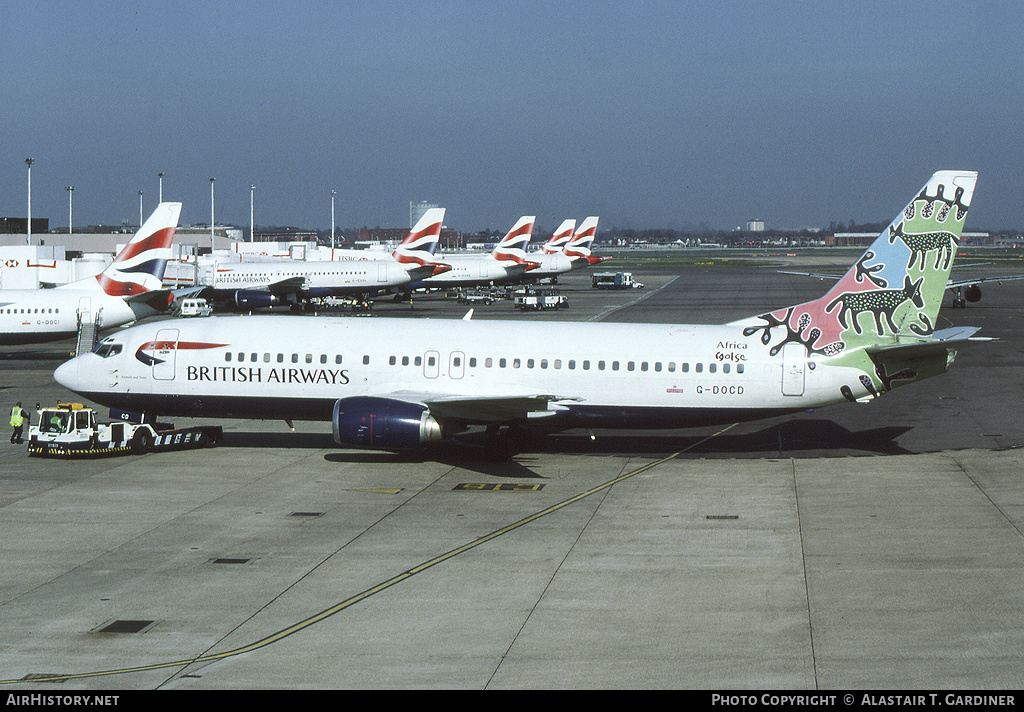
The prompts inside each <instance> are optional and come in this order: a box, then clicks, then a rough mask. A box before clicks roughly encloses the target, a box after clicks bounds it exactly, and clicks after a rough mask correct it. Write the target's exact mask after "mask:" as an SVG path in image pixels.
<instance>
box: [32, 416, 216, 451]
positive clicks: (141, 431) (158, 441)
mask: <svg viewBox="0 0 1024 712" xmlns="http://www.w3.org/2000/svg"><path fill="white" fill-rule="evenodd" d="M124 417H125V418H128V417H131V416H130V415H128V414H125V415H124ZM35 420H36V423H35V425H33V426H31V427H30V428H29V443H28V454H29V455H35V456H40V457H95V456H99V455H123V454H127V453H133V454H141V453H144V452H150V451H155V450H184V449H190V448H198V447H212V446H213V445H215V444H216V443H217V442H218V441H219V440H221V439H222V438H223V436H224V433H223V429H222V428H221V426H219V425H203V426H196V427H191V428H182V429H180V430H175V429H174V428H173V426H172V427H170V428H163V427H162V426H159V425H158V426H157V427H154V426H153V425H152V424H150V423H142V422H131V421H129V420H124V421H119V422H114V423H100V422H98V421H97V420H96V412H95V411H94V410H93V409H92V408H87V407H86V406H84V405H82V404H81V403H59V404H57V405H56V406H54V407H52V408H41V409H40V410H39V411H38V412H37V414H36V419H35ZM158 427H159V428H161V429H157V428H158Z"/></svg>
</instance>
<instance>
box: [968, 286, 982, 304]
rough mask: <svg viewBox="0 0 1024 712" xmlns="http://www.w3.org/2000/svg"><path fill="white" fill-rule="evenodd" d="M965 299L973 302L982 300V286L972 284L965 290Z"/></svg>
mask: <svg viewBox="0 0 1024 712" xmlns="http://www.w3.org/2000/svg"><path fill="white" fill-rule="evenodd" d="M964 299H966V300H967V301H969V302H971V303H972V304H973V303H974V302H978V301H981V287H979V286H978V285H976V284H972V285H971V286H970V287H968V288H967V289H965V290H964Z"/></svg>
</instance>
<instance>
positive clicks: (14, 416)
mask: <svg viewBox="0 0 1024 712" xmlns="http://www.w3.org/2000/svg"><path fill="white" fill-rule="evenodd" d="M11 427H12V428H14V432H13V433H11V444H12V445H13V444H15V443H18V444H21V442H22V439H21V431H22V430H23V429H24V428H25V411H24V410H22V409H21V401H18V404H17V405H16V406H14V407H13V408H11Z"/></svg>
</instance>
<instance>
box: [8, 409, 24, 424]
mask: <svg viewBox="0 0 1024 712" xmlns="http://www.w3.org/2000/svg"><path fill="white" fill-rule="evenodd" d="M24 422H25V411H23V410H22V409H21V408H19V407H18V406H14V407H13V408H11V427H12V428H16V427H18V426H19V425H21V424H22V423H24Z"/></svg>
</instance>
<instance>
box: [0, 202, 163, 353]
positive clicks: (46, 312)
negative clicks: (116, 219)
mask: <svg viewBox="0 0 1024 712" xmlns="http://www.w3.org/2000/svg"><path fill="white" fill-rule="evenodd" d="M180 213H181V203H160V205H158V206H157V208H156V210H154V211H153V214H152V215H150V217H149V219H148V220H146V222H145V223H143V225H142V226H141V227H140V228H139V231H138V232H137V233H135V236H134V237H133V238H132V239H131V241H129V242H128V244H127V245H125V247H124V249H123V250H121V252H120V253H119V254H118V255H117V256H116V257H115V258H114V261H113V262H112V263H111V264H110V265H109V266H108V267H107V268H106V269H105V270H103V272H101V273H100V274H98V275H95V276H93V277H86V278H85V279H80V280H77V281H75V282H71V283H69V284H64V285H61V286H59V287H57V288H55V289H4V290H0V344H34V343H40V342H45V341H57V340H60V339H65V338H68V337H70V336H74V335H75V334H76V333H77V332H78V325H79V323H81V322H82V321H94V322H95V324H96V325H97V326H98V327H99V328H101V329H109V328H111V327H115V326H121V325H123V324H129V323H131V322H133V321H135V320H136V319H139V318H141V317H143V316H151V315H153V314H156V313H158V312H160V311H164V310H166V309H167V307H168V306H169V305H170V303H171V296H172V295H171V292H170V290H166V289H162V287H163V283H162V280H163V276H164V268H165V267H166V266H167V260H169V259H170V258H171V241H172V240H173V239H174V232H175V230H176V229H177V227H178V216H179V214H180Z"/></svg>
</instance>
